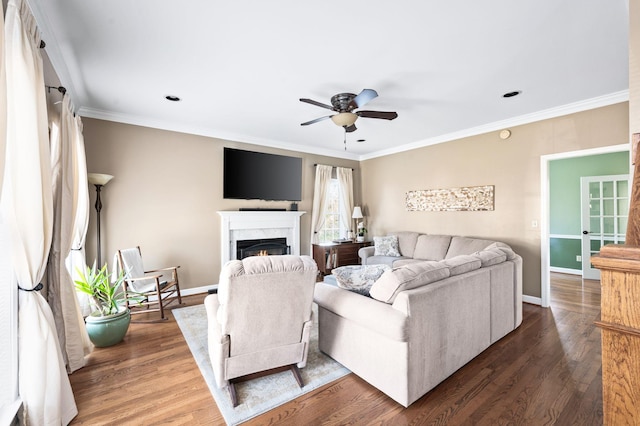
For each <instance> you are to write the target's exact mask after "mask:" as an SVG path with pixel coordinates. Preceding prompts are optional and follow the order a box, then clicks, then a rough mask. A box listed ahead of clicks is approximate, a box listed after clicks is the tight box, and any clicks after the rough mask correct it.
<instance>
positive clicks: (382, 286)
mask: <svg viewBox="0 0 640 426" xmlns="http://www.w3.org/2000/svg"><path fill="white" fill-rule="evenodd" d="M449 274H450V272H449V268H447V265H445V264H444V263H442V262H433V261H428V260H425V261H423V262H417V263H410V264H408V265H405V266H402V267H400V268H393V269H392V270H390V271H387V272H385V273H383V274H382V276H381V277H380V278H379V279H378V280H377V281H376V282H375V283H374V284H373V285H372V286H371V289H370V290H369V294H371V297H373V298H374V299H376V300H379V301H381V302H385V303H393V301H394V300H395V299H396V296H397V295H398V293H400V292H401V291H404V290H411V289H413V288H417V287H421V286H423V285H426V284H429V283H432V282H434V281H439V280H441V279H444V278H447V277H448V276H449Z"/></svg>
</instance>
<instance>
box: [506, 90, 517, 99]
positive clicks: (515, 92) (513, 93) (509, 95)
mask: <svg viewBox="0 0 640 426" xmlns="http://www.w3.org/2000/svg"><path fill="white" fill-rule="evenodd" d="M520 93H522V91H521V90H515V91H513V92H507V93H505V94H504V95H502V97H503V98H513V97H514V96H518V95H519V94H520Z"/></svg>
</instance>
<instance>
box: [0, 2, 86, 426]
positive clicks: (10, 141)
mask: <svg viewBox="0 0 640 426" xmlns="http://www.w3.org/2000/svg"><path fill="white" fill-rule="evenodd" d="M5 31H6V39H5V44H6V46H5V48H6V80H7V85H6V96H7V133H6V134H7V142H6V164H5V171H4V180H3V188H2V198H1V199H0V212H1V213H2V215H3V220H4V221H5V222H6V223H7V224H8V225H9V229H10V240H11V262H12V266H13V271H14V275H15V277H16V279H17V281H18V285H19V286H20V288H21V290H20V292H19V311H18V324H19V328H18V344H19V352H18V357H19V372H18V382H19V389H20V397H21V399H22V402H23V404H24V418H23V419H22V422H23V424H29V425H45V424H46V425H59V424H63V425H66V424H68V423H69V422H70V421H71V419H73V417H75V416H76V415H77V413H78V410H77V408H76V404H75V401H74V399H73V392H72V390H71V385H70V383H69V378H68V376H67V371H66V369H65V365H64V362H63V358H62V354H61V352H60V346H59V343H58V336H57V334H56V330H55V326H54V320H53V314H52V313H51V309H50V308H49V305H48V304H47V302H46V300H45V299H44V298H43V297H42V296H41V295H40V294H39V292H38V289H39V288H41V287H42V286H41V285H40V284H39V283H40V280H41V279H42V278H43V275H44V270H45V265H46V261H47V257H48V254H49V248H50V245H51V239H52V228H53V200H52V194H51V188H52V187H51V166H50V158H51V157H50V153H49V145H48V135H47V108H46V100H45V86H44V79H43V73H42V58H41V56H40V52H39V51H38V47H39V44H40V37H39V35H38V30H37V26H36V23H35V19H34V18H33V15H31V12H30V11H29V8H28V5H27V3H26V2H25V1H24V0H9V3H8V5H7V13H6V28H5Z"/></svg>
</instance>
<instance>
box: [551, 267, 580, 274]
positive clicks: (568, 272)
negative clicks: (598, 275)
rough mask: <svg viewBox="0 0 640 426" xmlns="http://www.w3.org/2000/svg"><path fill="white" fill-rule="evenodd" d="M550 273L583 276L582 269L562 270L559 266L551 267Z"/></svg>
mask: <svg viewBox="0 0 640 426" xmlns="http://www.w3.org/2000/svg"><path fill="white" fill-rule="evenodd" d="M549 272H558V273H561V274H570V275H580V276H582V269H570V268H560V267H558V266H550V267H549Z"/></svg>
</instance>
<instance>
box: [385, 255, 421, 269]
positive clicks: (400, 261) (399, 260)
mask: <svg viewBox="0 0 640 426" xmlns="http://www.w3.org/2000/svg"><path fill="white" fill-rule="evenodd" d="M394 259H395V260H394V261H393V263H392V264H391V266H393V267H394V268H399V267H400V266H404V265H408V264H410V263H418V262H424V260H420V259H412V258H410V257H402V256H400V257H394Z"/></svg>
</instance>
